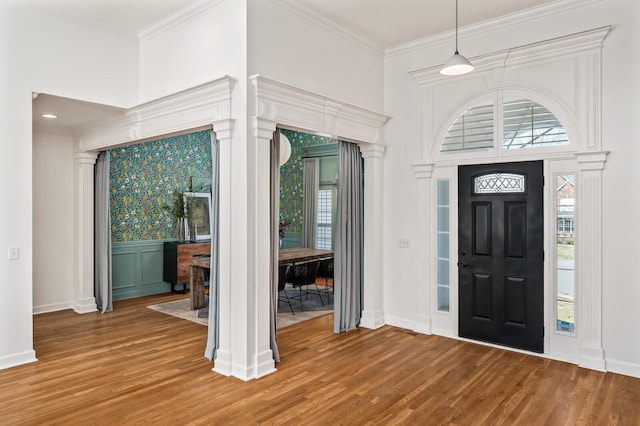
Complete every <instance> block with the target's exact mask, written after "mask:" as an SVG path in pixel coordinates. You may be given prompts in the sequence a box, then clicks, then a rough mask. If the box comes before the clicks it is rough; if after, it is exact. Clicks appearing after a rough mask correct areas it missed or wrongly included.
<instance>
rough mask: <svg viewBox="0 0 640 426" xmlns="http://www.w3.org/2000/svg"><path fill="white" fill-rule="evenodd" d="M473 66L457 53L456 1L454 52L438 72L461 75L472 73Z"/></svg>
mask: <svg viewBox="0 0 640 426" xmlns="http://www.w3.org/2000/svg"><path fill="white" fill-rule="evenodd" d="M473 68H474V67H473V65H471V62H469V60H468V59H467V58H465V57H464V56H462V55H461V54H459V53H458V0H456V51H455V53H454V54H453V56H452V57H450V58H449V60H448V61H447V62H445V63H444V67H443V68H442V69H441V70H440V74H444V75H462V74H466V73H468V72H471V71H473Z"/></svg>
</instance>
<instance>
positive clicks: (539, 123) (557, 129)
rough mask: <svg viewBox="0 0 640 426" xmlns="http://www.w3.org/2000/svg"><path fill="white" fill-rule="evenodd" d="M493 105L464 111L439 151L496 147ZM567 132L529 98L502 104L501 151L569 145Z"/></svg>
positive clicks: (450, 151) (555, 119)
mask: <svg viewBox="0 0 640 426" xmlns="http://www.w3.org/2000/svg"><path fill="white" fill-rule="evenodd" d="M494 110H495V108H494V105H493V104H489V105H480V106H475V107H473V108H470V109H468V110H467V111H465V112H464V113H463V114H462V115H461V116H460V117H458V119H457V120H456V121H455V122H454V123H453V124H452V125H451V127H450V128H449V131H448V132H447V134H446V136H445V137H444V140H443V141H442V146H441V147H440V152H442V153H456V152H474V151H487V150H491V149H493V147H494V139H495V135H494V123H495V121H496V112H495V111H494ZM568 144H569V138H568V137H567V132H566V131H565V129H564V127H563V126H562V124H561V123H560V121H559V120H558V119H557V118H556V116H555V115H554V114H553V113H552V112H551V111H549V110H548V109H547V108H545V107H544V106H542V105H540V104H538V103H536V102H533V101H531V100H527V99H517V100H505V101H504V102H503V103H502V149H505V150H513V149H520V148H539V147H548V146H558V145H568Z"/></svg>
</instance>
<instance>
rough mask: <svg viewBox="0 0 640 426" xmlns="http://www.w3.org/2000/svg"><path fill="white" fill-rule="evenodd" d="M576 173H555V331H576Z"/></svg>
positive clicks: (572, 332)
mask: <svg viewBox="0 0 640 426" xmlns="http://www.w3.org/2000/svg"><path fill="white" fill-rule="evenodd" d="M575 182H576V175H574V174H559V175H556V176H555V187H556V200H555V201H556V203H555V207H556V208H555V211H556V224H557V226H556V331H559V332H564V333H570V334H574V333H575V306H576V300H575V247H576V246H575V243H576V237H575V199H576V198H575V197H576V184H575Z"/></svg>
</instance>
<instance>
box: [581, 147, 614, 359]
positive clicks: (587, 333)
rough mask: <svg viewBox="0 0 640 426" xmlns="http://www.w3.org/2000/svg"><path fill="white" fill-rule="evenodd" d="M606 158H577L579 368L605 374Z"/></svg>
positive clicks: (595, 155)
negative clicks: (604, 237) (603, 188)
mask: <svg viewBox="0 0 640 426" xmlns="http://www.w3.org/2000/svg"><path fill="white" fill-rule="evenodd" d="M606 157H607V153H606V152H596V153H585V154H577V159H578V167H579V173H578V187H577V190H578V197H577V198H578V200H577V201H578V209H577V227H576V236H577V239H576V244H577V247H576V266H577V268H576V271H577V281H576V283H577V286H576V287H577V288H576V297H577V299H578V309H577V312H576V314H577V322H576V325H577V327H576V332H577V333H578V336H579V338H580V360H579V364H578V365H580V366H581V367H585V368H590V369H593V370H601V371H605V361H604V350H603V349H602V170H603V169H604V163H605V161H606Z"/></svg>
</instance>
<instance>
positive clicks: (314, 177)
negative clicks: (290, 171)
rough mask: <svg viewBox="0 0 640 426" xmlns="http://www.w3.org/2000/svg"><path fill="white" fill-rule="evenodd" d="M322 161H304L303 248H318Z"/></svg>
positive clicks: (306, 159)
mask: <svg viewBox="0 0 640 426" xmlns="http://www.w3.org/2000/svg"><path fill="white" fill-rule="evenodd" d="M318 189H320V159H318V158H304V159H303V160H302V247H310V248H316V222H317V221H318Z"/></svg>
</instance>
